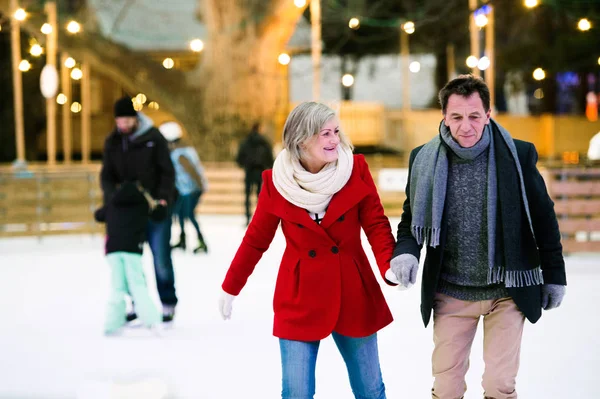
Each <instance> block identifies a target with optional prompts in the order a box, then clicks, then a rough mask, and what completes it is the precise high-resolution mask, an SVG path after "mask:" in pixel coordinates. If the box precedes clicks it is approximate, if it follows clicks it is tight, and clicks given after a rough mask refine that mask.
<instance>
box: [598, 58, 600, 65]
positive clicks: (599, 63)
mask: <svg viewBox="0 0 600 399" xmlns="http://www.w3.org/2000/svg"><path fill="white" fill-rule="evenodd" d="M598 65H600V57H598Z"/></svg>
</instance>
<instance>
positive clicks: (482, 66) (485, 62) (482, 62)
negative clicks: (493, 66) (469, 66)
mask: <svg viewBox="0 0 600 399" xmlns="http://www.w3.org/2000/svg"><path fill="white" fill-rule="evenodd" d="M489 67H490V59H489V58H488V57H486V56H483V57H481V58H480V59H479V61H477V69H479V70H480V71H485V70H486V69H488V68H489Z"/></svg>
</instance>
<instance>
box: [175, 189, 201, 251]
mask: <svg viewBox="0 0 600 399" xmlns="http://www.w3.org/2000/svg"><path fill="white" fill-rule="evenodd" d="M201 196H202V191H193V192H191V193H189V194H186V195H179V198H177V202H176V203H175V210H174V211H173V213H174V214H175V215H177V219H179V227H180V228H181V235H182V236H185V230H184V224H185V219H189V221H190V222H191V223H192V225H193V226H194V229H195V230H196V234H197V235H198V240H199V241H204V237H203V236H202V232H201V231H200V225H199V224H198V221H197V220H196V215H195V213H194V211H195V210H196V207H197V206H198V202H200V197H201Z"/></svg>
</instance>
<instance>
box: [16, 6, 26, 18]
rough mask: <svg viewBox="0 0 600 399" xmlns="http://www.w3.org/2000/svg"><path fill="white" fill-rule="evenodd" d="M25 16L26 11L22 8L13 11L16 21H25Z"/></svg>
mask: <svg viewBox="0 0 600 399" xmlns="http://www.w3.org/2000/svg"><path fill="white" fill-rule="evenodd" d="M25 18H27V12H26V11H25V10H24V9H22V8H19V9H18V10H17V11H15V19H16V20H17V21H25Z"/></svg>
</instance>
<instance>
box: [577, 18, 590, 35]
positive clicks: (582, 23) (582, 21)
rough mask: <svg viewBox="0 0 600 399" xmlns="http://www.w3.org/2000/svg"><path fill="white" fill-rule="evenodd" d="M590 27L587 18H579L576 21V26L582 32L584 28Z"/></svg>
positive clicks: (588, 28)
mask: <svg viewBox="0 0 600 399" xmlns="http://www.w3.org/2000/svg"><path fill="white" fill-rule="evenodd" d="M591 27H592V24H591V22H590V21H589V20H588V19H587V18H581V19H580V20H579V22H578V23H577V28H578V29H579V30H581V31H584V32H585V31H586V30H590V28H591Z"/></svg>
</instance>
